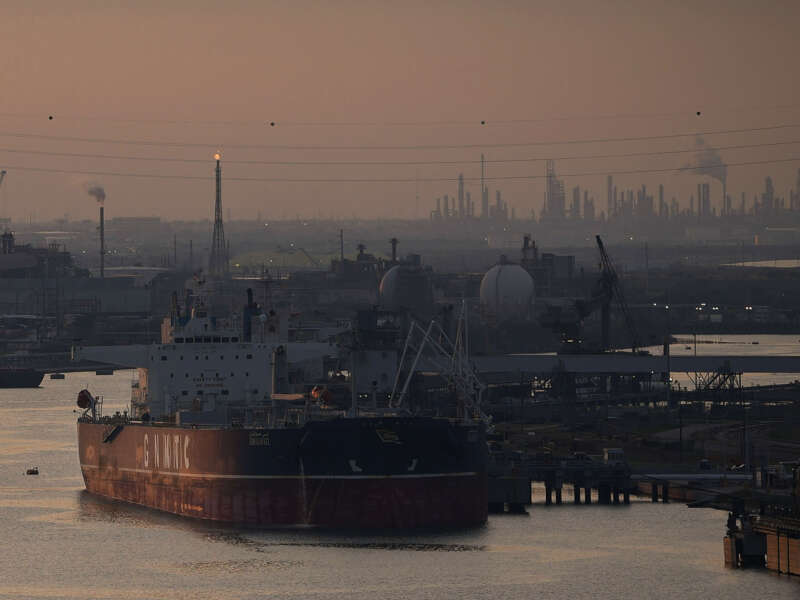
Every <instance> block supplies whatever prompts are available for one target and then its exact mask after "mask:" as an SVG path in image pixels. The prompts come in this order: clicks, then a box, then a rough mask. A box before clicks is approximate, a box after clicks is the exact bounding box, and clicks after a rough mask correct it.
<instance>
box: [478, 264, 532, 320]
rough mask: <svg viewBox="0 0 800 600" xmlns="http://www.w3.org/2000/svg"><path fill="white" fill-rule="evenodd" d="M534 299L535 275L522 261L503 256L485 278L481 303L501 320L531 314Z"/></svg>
mask: <svg viewBox="0 0 800 600" xmlns="http://www.w3.org/2000/svg"><path fill="white" fill-rule="evenodd" d="M533 299H534V286H533V277H531V275H530V273H528V272H527V271H526V270H525V269H523V268H522V267H521V266H519V265H515V264H511V263H508V262H505V261H503V260H501V261H500V263H499V264H497V265H495V266H493V267H492V268H491V269H489V270H488V271H487V272H486V275H484V276H483V279H482V280H481V306H482V308H483V310H484V311H486V313H487V314H489V315H491V316H493V317H495V318H496V319H497V321H506V320H510V319H526V318H528V317H529V316H530V313H531V309H532V307H533Z"/></svg>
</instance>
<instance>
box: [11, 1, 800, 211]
mask: <svg viewBox="0 0 800 600" xmlns="http://www.w3.org/2000/svg"><path fill="white" fill-rule="evenodd" d="M3 8H4V10H3V12H2V18H1V19H0V78H2V79H1V80H0V85H2V88H1V89H2V94H0V99H1V100H0V167H2V168H5V169H7V170H8V176H7V180H6V182H5V183H4V184H3V188H4V189H3V190H2V192H0V197H4V201H5V202H6V203H7V205H8V207H9V211H10V212H11V214H12V216H13V217H15V218H26V219H27V218H28V216H30V215H38V216H39V217H53V216H60V215H63V214H64V213H69V215H70V217H71V218H78V217H87V216H89V215H94V212H95V207H94V201H93V200H92V199H91V198H89V196H88V195H87V194H86V189H87V186H88V185H89V184H93V183H98V184H101V185H103V186H104V187H105V189H106V192H107V194H108V199H107V201H106V211H107V214H108V215H110V216H114V215H159V216H161V217H163V218H181V217H184V218H202V217H205V216H208V215H210V214H211V208H212V202H213V183H212V177H213V162H212V160H211V157H212V155H213V153H214V151H215V150H216V149H217V148H220V149H222V151H223V155H224V176H225V178H226V179H225V183H224V204H225V206H226V208H229V209H230V210H231V211H232V213H233V216H234V218H235V217H247V218H249V217H254V216H256V214H257V213H258V212H260V213H261V214H262V215H263V216H264V218H279V217H282V216H286V217H293V216H295V215H301V216H315V215H322V216H325V217H327V216H331V215H333V216H346V217H350V216H352V215H362V216H366V217H373V216H402V217H409V216H413V215H415V214H418V215H419V216H424V215H426V214H427V212H428V210H429V209H430V207H431V205H432V203H433V199H434V198H435V197H436V196H439V195H442V194H445V193H449V194H451V195H452V194H454V193H455V188H456V186H455V183H453V182H445V181H430V180H431V179H441V178H455V177H456V176H457V175H458V173H459V172H463V173H464V174H465V176H466V177H467V178H468V179H470V178H475V177H477V176H479V173H480V168H479V164H478V162H477V161H478V160H479V158H480V153H481V151H483V152H484V153H485V154H486V157H487V159H489V160H490V161H498V160H500V161H502V160H508V159H528V158H530V159H544V158H548V157H556V158H558V160H557V161H556V167H557V169H558V171H559V172H560V173H565V174H566V173H575V174H578V173H595V172H596V173H600V174H598V175H581V176H577V175H576V176H573V177H565V182H566V186H567V188H571V187H572V186H573V185H581V186H587V187H588V188H589V189H590V191H591V192H592V193H593V194H594V195H595V197H596V199H597V208H598V211H599V210H604V209H605V206H606V199H605V176H604V174H605V173H615V172H621V171H626V170H639V169H669V171H668V172H664V173H658V174H628V175H618V176H617V181H618V182H619V184H620V186H621V187H622V186H626V187H638V186H639V185H640V184H641V183H647V184H648V185H649V186H654V185H655V184H657V183H658V182H663V183H664V184H665V186H666V190H667V197H668V198H669V197H671V196H672V195H678V196H679V197H681V198H685V199H688V195H689V194H690V193H691V192H692V191H693V190H694V188H695V186H696V184H697V182H698V181H703V180H704V179H703V178H702V177H701V176H698V175H694V174H687V173H685V172H684V173H681V172H677V171H672V170H671V169H674V168H676V167H680V166H683V165H685V164H687V163H688V162H689V161H690V160H691V155H690V154H677V155H676V154H666V155H660V156H650V157H627V158H604V159H598V158H592V159H583V160H575V159H574V157H576V156H586V155H587V154H588V155H592V156H596V155H598V154H601V155H602V154H619V153H637V152H646V151H650V152H652V151H661V150H663V151H673V150H681V149H690V148H691V147H692V146H693V144H694V143H695V142H694V139H693V138H691V137H686V138H667V139H650V140H642V141H634V142H632V141H628V142H613V143H594V144H560V145H543V144H544V143H546V142H553V141H565V140H575V139H587V138H609V137H612V138H619V137H630V136H659V135H669V134H674V133H686V132H695V131H719V130H730V129H744V128H757V127H763V126H773V125H783V124H795V123H798V124H800V96H798V91H799V89H798V88H800V83H799V81H800V80H798V77H797V57H798V56H800V36H797V35H796V31H797V23H798V22H800V19H799V17H800V3H798V2H796V1H786V2H778V1H775V2H736V1H733V0H730V1H720V2H696V1H687V2H679V1H675V0H673V1H669V2H655V1H652V2H647V1H644V0H642V1H638V2H601V1H598V0H585V1H583V0H581V1H578V0H576V1H571V2H570V1H563V2H552V1H549V2H535V1H528V2H498V1H493V2H489V1H486V2H466V1H462V2H408V1H403V2H397V1H388V0H387V1H383V2H344V1H339V2H303V1H292V2H267V1H262V2H255V1H254V2H235V1H226V2H220V1H215V2H205V1H201V0H186V1H185V2H177V1H175V2H146V1H140V2H111V1H108V0H106V1H102V2H87V1H83V2H81V1H77V0H72V1H70V2H60V1H59V2H36V1H31V0H26V1H19V2H18V1H16V0H5V1H4V2H3ZM698 110H699V111H701V113H702V114H701V115H700V116H699V117H698V116H697V115H696V111H698ZM50 115H52V116H53V119H52V120H50V119H49V118H48V117H49V116H50ZM612 115H617V117H616V118H610V116H612ZM637 115H638V116H637ZM481 120H484V121H486V124H485V125H481V124H480V121H481ZM272 121H274V122H275V126H270V125H269V123H270V122H272ZM35 136H45V137H35ZM69 138H73V139H69ZM74 138H77V139H74ZM87 140H99V141H95V142H91V141H87ZM795 140H797V141H800V127H797V128H784V129H774V130H768V131H755V132H740V133H735V134H731V133H729V134H714V135H708V136H706V141H707V142H708V143H710V144H713V145H716V146H721V147H723V148H725V147H728V146H742V145H745V146H749V147H747V148H738V149H723V150H721V154H722V156H723V158H724V160H725V161H726V162H728V163H746V162H753V161H771V160H781V161H784V162H780V163H775V164H760V165H739V166H733V165H732V166H731V167H730V168H729V174H728V191H729V192H730V193H731V194H732V195H734V203H735V205H738V198H739V193H740V192H741V191H747V192H748V196H749V197H752V195H753V193H755V192H756V191H758V190H760V189H761V188H762V186H763V178H764V176H765V175H768V174H771V175H772V176H773V178H774V179H775V182H776V187H777V191H778V193H779V194H782V195H787V196H788V190H789V188H790V187H791V186H793V185H794V180H795V177H796V172H797V169H798V167H800V160H796V161H786V160H785V159H787V158H794V157H797V158H798V159H800V142H799V143H795V144H785V145H779V146H766V147H765V146H760V147H754V146H753V145H754V144H764V143H774V142H792V141H795ZM132 141H138V142H152V144H142V143H138V144H133V143H130V142H132ZM122 142H126V143H122ZM527 143H533V144H538V145H531V146H527V147H526V146H503V144H527ZM181 144H183V145H181ZM430 145H437V146H456V147H449V148H442V147H438V148H420V146H430ZM464 145H468V146H470V147H468V148H464V147H459V146H464ZM270 146H272V147H270ZM275 146H282V147H279V148H276V147H275ZM309 146H311V147H316V148H309ZM320 146H336V147H338V148H340V149H321V148H319V147H320ZM343 146H360V147H362V149H341V147H343ZM375 146H378V147H380V148H375ZM387 146H389V147H393V148H394V149H386V147H387ZM398 146H406V147H407V146H416V148H403V149H398V148H397V147H398ZM297 147H303V148H297ZM364 147H367V148H364ZM23 151H25V152H23ZM34 152H35V153H34ZM74 154H79V155H84V156H74ZM87 155H88V156H87ZM113 157H117V158H113ZM120 157H122V158H120ZM136 158H139V159H141V158H163V159H165V160H162V161H150V160H135V159H136ZM166 159H172V160H166ZM175 159H181V160H175ZM184 160H185V161H192V160H194V161H197V162H181V161H184ZM204 160H207V162H203V161H204ZM238 161H251V162H250V163H242V162H238ZM259 161H260V162H259ZM330 161H338V162H350V163H353V162H355V163H364V162H370V161H378V162H393V163H396V162H401V163H413V162H416V163H420V164H389V165H387V164H383V165H374V164H372V165H370V164H345V165H324V164H323V165H320V164H307V163H308V162H317V163H319V162H330ZM441 161H454V162H458V161H465V162H463V163H462V164H444V165H443V164H431V163H432V162H441ZM275 162H300V163H306V164H295V165H278V164H265V163H275ZM36 169H42V170H36ZM59 171H60V172H59ZM487 173H488V175H489V176H490V177H498V178H503V177H526V176H530V175H535V176H541V175H542V174H543V173H544V163H542V162H534V161H532V162H492V163H489V165H488V169H487ZM132 174H160V175H168V176H170V178H153V177H131V176H130V175H132ZM237 179H238V181H237ZM244 179H249V180H250V181H244ZM275 179H280V180H287V179H288V180H293V181H264V180H275ZM314 179H317V180H319V179H322V180H329V179H345V180H350V181H346V182H327V181H317V182H313V181H311V182H309V181H294V180H314ZM363 179H389V180H393V181H385V182H363V181H352V180H363ZM254 180H255V181H254ZM712 185H716V184H712ZM489 186H490V189H491V190H492V198H493V197H494V189H496V188H498V187H499V188H500V189H502V190H503V193H504V195H505V197H506V199H507V200H508V202H509V203H510V204H511V205H513V206H515V207H516V209H517V214H518V215H520V214H527V213H529V212H530V210H531V209H532V208H535V209H536V210H537V212H538V209H539V207H540V205H541V201H542V194H543V186H542V181H541V179H500V180H492V181H490V182H489ZM468 189H471V190H472V194H473V199H476V200H477V197H478V193H479V192H478V184H477V183H475V182H474V181H468ZM717 193H719V192H717ZM712 194H714V197H715V200H716V202H717V203H718V201H719V200H718V198H717V197H716V194H715V193H714V192H712ZM417 196H419V200H417ZM748 201H749V200H748Z"/></svg>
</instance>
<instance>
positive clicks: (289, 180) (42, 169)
mask: <svg viewBox="0 0 800 600" xmlns="http://www.w3.org/2000/svg"><path fill="white" fill-rule="evenodd" d="M788 162H800V156H793V157H790V158H779V159H770V160H753V161H743V162H733V163H731V162H729V163H718V164H712V165H702V166H696V167H670V168H660V169H628V170H623V171H619V170H615V171H614V173H613V174H614V175H633V174H645V173H651V174H652V173H670V172H673V173H674V172H678V173H680V172H691V171H707V170H708V169H710V168H714V167H722V166H726V167H742V166H750V165H770V164H780V163H788ZM5 168H6V169H8V170H14V171H32V172H39V173H63V174H68V175H91V176H94V177H133V178H140V179H177V180H196V181H210V180H211V179H213V176H212V175H174V174H160V173H126V172H121V171H81V170H76V169H50V168H45V167H21V166H6V167H5ZM606 175H608V170H603V171H584V172H578V173H561V174H559V177H560V178H567V177H590V176H591V177H595V176H606ZM546 177H547V175H501V176H495V177H484V178H483V179H484V181H514V180H516V181H532V180H536V179H545V178H546ZM480 180H481V178H480V177H464V181H472V182H477V181H480ZM225 181H241V182H254V183H415V182H424V183H439V182H457V181H458V177H420V178H416V177H413V178H399V177H397V178H305V179H296V178H290V177H226V178H225Z"/></svg>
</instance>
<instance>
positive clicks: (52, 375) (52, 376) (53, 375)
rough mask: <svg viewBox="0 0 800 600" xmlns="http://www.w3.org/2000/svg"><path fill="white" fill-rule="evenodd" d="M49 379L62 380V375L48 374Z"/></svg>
mask: <svg viewBox="0 0 800 600" xmlns="http://www.w3.org/2000/svg"><path fill="white" fill-rule="evenodd" d="M50 379H64V374H63V373H50Z"/></svg>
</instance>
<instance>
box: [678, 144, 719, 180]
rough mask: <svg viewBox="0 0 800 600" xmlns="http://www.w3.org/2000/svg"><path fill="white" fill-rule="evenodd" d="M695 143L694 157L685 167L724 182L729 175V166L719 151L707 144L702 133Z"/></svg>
mask: <svg viewBox="0 0 800 600" xmlns="http://www.w3.org/2000/svg"><path fill="white" fill-rule="evenodd" d="M694 145H695V153H694V159H693V160H692V162H690V163H689V164H687V165H685V166H684V167H683V168H684V169H691V172H692V173H697V174H699V175H709V176H710V177H713V178H714V179H716V180H718V181H720V182H721V183H723V184H724V183H725V179H726V178H727V176H728V166H727V165H726V164H725V163H723V162H722V156H721V155H720V153H719V151H718V150H717V149H716V148H714V147H713V146H709V145H707V144H706V141H705V140H704V139H703V136H701V135H698V136H697V137H696V138H695V140H694Z"/></svg>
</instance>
